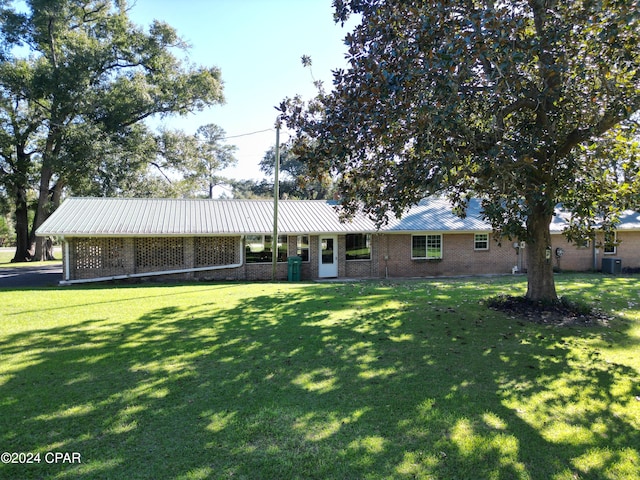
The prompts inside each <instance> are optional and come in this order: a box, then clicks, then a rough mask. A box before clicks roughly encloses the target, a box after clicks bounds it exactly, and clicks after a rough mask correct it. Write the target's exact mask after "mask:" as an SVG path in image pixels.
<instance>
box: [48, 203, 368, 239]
mask: <svg viewBox="0 0 640 480" xmlns="http://www.w3.org/2000/svg"><path fill="white" fill-rule="evenodd" d="M278 231H279V233H281V234H295V233H348V232H374V231H376V228H375V223H374V222H373V221H372V220H370V219H369V218H367V217H365V216H364V215H360V216H356V217H355V218H353V219H352V220H351V221H350V222H341V221H340V215H339V212H338V210H337V208H336V205H335V203H333V202H326V201H316V200H281V201H280V202H279V204H278ZM271 232H273V201H271V200H204V199H151V198H70V199H68V200H66V201H65V202H63V203H62V205H60V207H59V208H58V209H57V210H56V211H55V212H54V213H53V214H52V215H51V216H50V217H49V218H48V219H47V220H46V221H45V222H44V223H43V224H42V225H41V226H40V228H39V229H38V231H37V234H38V235H41V236H46V235H61V236H65V235H66V236H141V235H142V236H158V235H160V236H184V235H188V236H199V235H234V234H235V235H238V234H242V235H247V234H268V233H271Z"/></svg>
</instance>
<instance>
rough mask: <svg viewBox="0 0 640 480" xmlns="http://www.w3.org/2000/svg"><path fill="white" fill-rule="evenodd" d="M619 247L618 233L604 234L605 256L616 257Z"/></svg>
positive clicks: (603, 248)
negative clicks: (617, 246)
mask: <svg viewBox="0 0 640 480" xmlns="http://www.w3.org/2000/svg"><path fill="white" fill-rule="evenodd" d="M616 245H617V236H616V232H605V234H604V246H603V247H602V250H603V252H604V253H605V255H615V254H616Z"/></svg>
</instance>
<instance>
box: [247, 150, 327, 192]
mask: <svg viewBox="0 0 640 480" xmlns="http://www.w3.org/2000/svg"><path fill="white" fill-rule="evenodd" d="M275 164H276V149H275V146H273V147H271V148H270V149H269V150H267V152H266V153H265V155H264V157H263V158H262V160H261V161H260V170H261V171H262V172H264V173H265V174H266V175H268V176H272V175H273V174H274V170H275ZM280 174H281V175H282V174H284V175H282V176H281V177H279V178H280V194H281V195H286V196H287V197H288V198H296V199H309V200H324V199H328V198H331V192H332V189H333V182H332V180H331V177H330V176H329V175H328V174H325V175H321V176H319V177H318V176H316V177H314V176H312V175H311V174H310V172H309V165H308V164H307V163H305V162H303V161H301V160H300V159H299V158H298V156H297V155H296V154H295V153H294V152H293V151H292V149H291V148H290V146H289V145H283V146H281V148H280ZM256 187H257V188H258V189H260V188H261V187H260V186H259V185H256ZM271 189H272V190H273V184H272V187H271Z"/></svg>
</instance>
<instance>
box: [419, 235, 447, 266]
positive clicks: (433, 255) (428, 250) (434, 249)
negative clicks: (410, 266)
mask: <svg viewBox="0 0 640 480" xmlns="http://www.w3.org/2000/svg"><path fill="white" fill-rule="evenodd" d="M411 258H412V259H414V260H435V259H440V258H442V235H440V234H437V235H412V236H411Z"/></svg>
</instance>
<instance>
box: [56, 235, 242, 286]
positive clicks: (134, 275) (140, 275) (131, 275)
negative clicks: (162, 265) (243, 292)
mask: <svg viewBox="0 0 640 480" xmlns="http://www.w3.org/2000/svg"><path fill="white" fill-rule="evenodd" d="M243 239H244V235H242V236H240V240H239V249H240V263H234V264H231V265H216V266H214V267H197V268H182V269H180V270H163V271H160V272H146V273H125V274H123V275H112V276H109V277H96V278H83V279H79V280H69V278H68V274H67V275H65V276H66V277H67V278H66V279H65V280H62V281H61V282H60V285H75V284H78V283H94V282H108V281H112V280H127V279H129V278H143V277H158V276H161V275H177V274H180V273H191V272H207V271H212V270H224V269H227V268H239V267H242V266H243V265H244V249H243V248H242V247H243V243H242V241H243ZM66 245H67V249H68V244H66ZM67 258H68V257H67Z"/></svg>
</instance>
